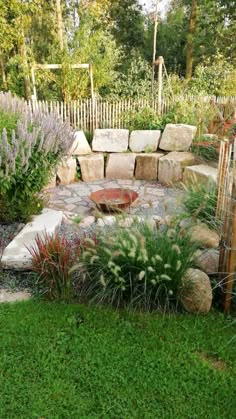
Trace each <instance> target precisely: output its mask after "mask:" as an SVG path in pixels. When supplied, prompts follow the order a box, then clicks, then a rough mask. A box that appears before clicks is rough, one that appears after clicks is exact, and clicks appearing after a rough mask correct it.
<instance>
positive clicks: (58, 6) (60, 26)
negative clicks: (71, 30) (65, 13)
mask: <svg viewBox="0 0 236 419" xmlns="http://www.w3.org/2000/svg"><path fill="white" fill-rule="evenodd" d="M56 20H57V36H58V41H59V45H60V49H61V50H63V48H64V35H63V20H62V10H61V0H56Z"/></svg>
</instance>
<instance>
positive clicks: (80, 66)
mask: <svg viewBox="0 0 236 419" xmlns="http://www.w3.org/2000/svg"><path fill="white" fill-rule="evenodd" d="M70 68H72V69H87V70H89V78H90V86H91V97H92V99H93V98H94V83H93V66H92V64H71V65H70ZM40 69H41V70H60V69H62V64H34V66H32V68H31V78H32V83H33V94H34V98H35V99H36V100H37V91H36V82H35V70H40Z"/></svg>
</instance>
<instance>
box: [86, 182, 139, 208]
mask: <svg viewBox="0 0 236 419" xmlns="http://www.w3.org/2000/svg"><path fill="white" fill-rule="evenodd" d="M89 198H90V199H91V200H92V201H93V202H95V204H96V205H97V207H98V208H99V210H101V211H104V212H109V211H112V212H115V211H120V210H125V209H126V208H129V207H130V205H131V204H132V203H133V202H134V201H135V200H136V199H137V198H138V193H137V192H135V191H131V190H130V189H122V188H114V189H102V190H100V191H97V192H93V193H92V194H91V195H90V197H89Z"/></svg>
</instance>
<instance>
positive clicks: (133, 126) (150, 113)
mask: <svg viewBox="0 0 236 419" xmlns="http://www.w3.org/2000/svg"><path fill="white" fill-rule="evenodd" d="M124 117H125V126H126V128H127V129H129V130H130V131H134V130H145V129H146V130H152V129H157V130H159V129H163V128H164V125H163V123H162V119H161V118H159V117H158V115H157V114H156V112H155V110H154V109H152V108H143V109H141V110H137V111H130V112H129V113H127V114H125V115H124Z"/></svg>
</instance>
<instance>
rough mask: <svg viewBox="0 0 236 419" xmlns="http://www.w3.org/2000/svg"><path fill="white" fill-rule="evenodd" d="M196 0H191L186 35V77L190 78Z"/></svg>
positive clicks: (191, 72)
mask: <svg viewBox="0 0 236 419" xmlns="http://www.w3.org/2000/svg"><path fill="white" fill-rule="evenodd" d="M197 7H198V5H197V0H192V7H191V15H190V20H189V29H188V35H187V50H186V76H185V77H186V79H187V80H190V79H191V78H192V74H193V37H194V34H195V31H196V21H197Z"/></svg>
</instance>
